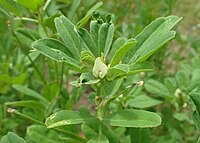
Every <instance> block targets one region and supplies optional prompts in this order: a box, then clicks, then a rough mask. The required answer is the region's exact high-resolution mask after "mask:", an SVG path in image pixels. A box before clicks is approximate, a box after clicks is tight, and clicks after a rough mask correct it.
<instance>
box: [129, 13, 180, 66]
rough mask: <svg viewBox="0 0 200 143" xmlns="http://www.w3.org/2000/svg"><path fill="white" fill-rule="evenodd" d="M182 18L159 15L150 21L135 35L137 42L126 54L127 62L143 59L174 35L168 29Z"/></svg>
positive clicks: (173, 32)
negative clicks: (159, 16)
mask: <svg viewBox="0 0 200 143" xmlns="http://www.w3.org/2000/svg"><path fill="white" fill-rule="evenodd" d="M181 19H182V18H179V17H177V16H168V17H161V18H158V19H156V20H154V21H153V22H151V23H150V24H149V25H148V26H147V27H145V29H144V30H143V31H142V32H141V33H140V34H139V35H138V36H136V38H135V39H136V41H137V44H136V45H135V46H134V47H133V48H132V49H131V50H130V52H129V53H128V55H127V62H129V63H138V62H142V61H145V60H146V59H147V58H148V57H150V56H151V55H152V54H153V53H154V52H156V51H157V50H158V49H159V48H160V47H161V46H162V45H164V44H165V43H166V42H167V41H169V40H171V39H172V38H174V36H175V31H170V29H171V28H172V27H173V26H174V25H175V24H176V23H178V22H179V21H180V20H181Z"/></svg>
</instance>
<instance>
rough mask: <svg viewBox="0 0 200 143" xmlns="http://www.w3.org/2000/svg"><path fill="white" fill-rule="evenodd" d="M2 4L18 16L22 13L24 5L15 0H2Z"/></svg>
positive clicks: (0, 2)
mask: <svg viewBox="0 0 200 143" xmlns="http://www.w3.org/2000/svg"><path fill="white" fill-rule="evenodd" d="M0 4H2V5H3V6H4V7H6V8H7V9H9V10H10V11H11V12H13V13H15V14H16V15H18V16H21V15H22V10H23V7H22V6H21V5H19V4H18V3H17V2H16V1H14V0H0Z"/></svg>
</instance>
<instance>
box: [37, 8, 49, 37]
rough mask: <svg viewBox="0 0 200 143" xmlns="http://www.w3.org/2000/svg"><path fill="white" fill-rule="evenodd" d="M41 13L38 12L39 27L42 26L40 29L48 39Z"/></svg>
mask: <svg viewBox="0 0 200 143" xmlns="http://www.w3.org/2000/svg"><path fill="white" fill-rule="evenodd" d="M41 11H42V12H41ZM41 11H40V10H38V16H39V23H40V25H41V26H42V28H43V30H44V32H45V34H46V36H47V37H48V32H47V29H46V26H45V25H44V18H43V15H42V13H43V10H42V9H41Z"/></svg>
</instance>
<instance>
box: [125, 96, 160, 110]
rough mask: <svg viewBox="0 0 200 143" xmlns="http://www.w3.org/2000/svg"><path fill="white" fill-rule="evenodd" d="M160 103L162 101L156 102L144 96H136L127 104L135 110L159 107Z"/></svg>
mask: <svg viewBox="0 0 200 143" xmlns="http://www.w3.org/2000/svg"><path fill="white" fill-rule="evenodd" d="M161 103H162V101H160V100H156V99H154V98H151V97H149V96H146V95H140V96H136V97H135V98H133V99H130V100H128V101H127V104H128V105H129V106H130V107H135V108H149V107H152V106H156V105H159V104H161Z"/></svg>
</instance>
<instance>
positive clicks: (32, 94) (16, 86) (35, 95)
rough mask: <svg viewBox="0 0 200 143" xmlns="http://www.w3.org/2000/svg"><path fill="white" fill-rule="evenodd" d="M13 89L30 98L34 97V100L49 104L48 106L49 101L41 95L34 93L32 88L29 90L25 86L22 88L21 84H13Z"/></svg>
mask: <svg viewBox="0 0 200 143" xmlns="http://www.w3.org/2000/svg"><path fill="white" fill-rule="evenodd" d="M12 87H13V88H14V89H16V90H17V91H19V92H21V93H23V94H25V95H28V96H30V97H33V98H36V99H39V100H41V101H43V102H44V103H47V104H48V101H47V100H46V99H45V98H44V97H43V96H42V95H40V94H39V93H37V92H35V91H33V90H32V89H30V88H27V87H25V86H22V85H19V84H13V85H12Z"/></svg>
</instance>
